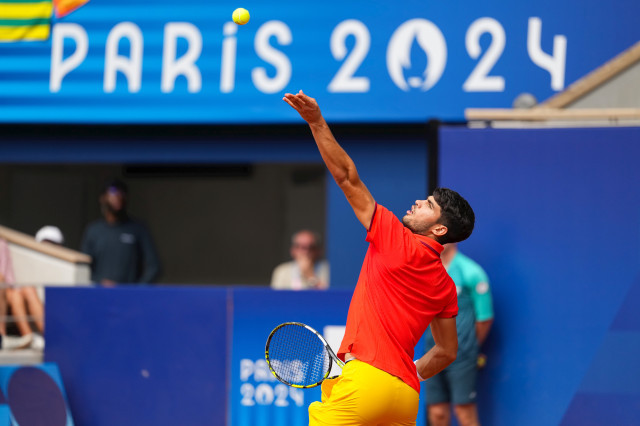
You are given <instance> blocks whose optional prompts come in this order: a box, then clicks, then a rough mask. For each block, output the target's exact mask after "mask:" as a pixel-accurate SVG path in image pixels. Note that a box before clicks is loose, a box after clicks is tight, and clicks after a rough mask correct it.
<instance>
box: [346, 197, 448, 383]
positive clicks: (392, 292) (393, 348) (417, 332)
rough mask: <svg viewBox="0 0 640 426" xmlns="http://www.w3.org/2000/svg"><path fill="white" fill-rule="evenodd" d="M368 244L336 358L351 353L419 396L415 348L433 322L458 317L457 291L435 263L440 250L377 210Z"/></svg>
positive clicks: (380, 208)
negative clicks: (400, 382) (436, 319)
mask: <svg viewBox="0 0 640 426" xmlns="http://www.w3.org/2000/svg"><path fill="white" fill-rule="evenodd" d="M367 241H368V242H369V249H368V250H367V255H366V257H365V259H364V263H363V264H362V270H361V271H360V277H359V278H358V284H357V285H356V289H355V291H354V293H353V297H352V298H351V305H350V306H349V314H348V315H347V328H346V331H345V335H344V339H343V340H342V344H341V345H340V349H339V350H338V357H339V358H341V359H342V360H344V355H345V354H346V353H347V352H351V354H352V355H353V356H355V357H356V358H357V359H359V360H360V361H363V362H366V363H367V364H369V365H372V366H374V367H376V368H378V369H380V370H383V371H386V372H387V373H389V374H392V375H394V376H397V377H399V378H400V379H401V380H402V381H404V382H405V383H406V384H408V385H409V386H411V387H413V388H414V389H415V390H416V391H417V392H420V382H419V381H418V377H417V375H416V367H415V365H414V363H413V356H414V348H415V346H416V344H417V343H418V340H420V337H421V336H422V335H423V334H424V332H425V330H426V329H427V326H428V325H429V323H430V322H431V320H432V319H433V318H434V317H440V318H452V317H455V316H456V315H457V314H458V297H457V294H456V287H455V284H454V283H453V280H452V279H451V278H450V277H449V275H448V274H447V271H446V270H445V269H444V266H442V262H441V260H440V253H441V252H442V249H443V247H442V245H441V244H439V243H438V242H436V241H435V240H433V239H431V238H429V237H425V236H423V235H417V234H414V233H413V232H411V231H410V230H409V229H408V228H405V226H404V225H403V224H402V223H401V222H400V220H398V218H397V217H396V216H395V215H394V214H393V213H391V212H390V211H389V210H387V209H386V208H384V207H383V206H381V205H376V207H375V212H374V215H373V219H372V220H371V226H370V227H369V230H368V231H367Z"/></svg>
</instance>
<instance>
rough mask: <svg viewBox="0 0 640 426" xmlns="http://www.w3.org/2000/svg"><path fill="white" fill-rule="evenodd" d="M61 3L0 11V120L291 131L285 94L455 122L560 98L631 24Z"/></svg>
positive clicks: (577, 4)
mask: <svg viewBox="0 0 640 426" xmlns="http://www.w3.org/2000/svg"><path fill="white" fill-rule="evenodd" d="M63 3H65V2H56V4H57V9H56V10H55V13H54V11H50V12H48V13H47V16H40V15H37V17H38V19H37V20H34V17H35V16H36V15H33V16H31V15H29V16H28V17H30V18H29V19H28V20H26V18H25V17H22V18H20V19H18V20H16V17H15V16H13V15H15V14H9V13H8V12H7V11H8V9H7V8H6V7H5V6H2V7H1V9H0V10H1V11H3V12H0V21H1V22H0V36H2V34H4V35H5V36H6V37H4V38H3V39H2V40H1V41H2V43H0V122H6V123H11V122H59V123H194V124H195V123H298V122H300V118H299V117H297V114H296V113H295V112H294V111H293V110H291V109H290V108H289V107H288V106H287V105H286V104H285V103H284V102H283V101H282V95H283V93H285V92H287V91H289V92H294V91H297V90H299V89H304V90H305V91H306V92H307V93H308V94H310V95H312V96H314V97H316V98H317V99H318V100H319V102H320V103H321V106H322V107H323V112H324V114H325V117H326V118H327V119H328V120H329V121H340V122H380V121H385V122H422V121H425V120H426V119H428V118H433V117H437V118H441V119H445V120H459V119H462V118H463V117H464V108H465V107H510V106H511V104H512V102H513V101H514V99H515V98H516V97H517V96H518V95H519V94H521V93H523V92H528V93H531V94H533V95H534V96H535V97H536V98H538V99H539V100H543V99H545V98H547V97H549V96H550V95H552V94H554V93H557V92H558V91H561V90H563V89H564V88H565V87H566V86H567V85H568V84H570V83H571V82H573V81H575V80H577V79H578V78H580V77H581V76H583V75H585V74H586V73H588V72H590V71H591V70H593V69H594V68H596V67H598V66H599V65H601V64H602V63H604V62H605V61H607V60H609V59H610V58H612V57H613V56H615V55H617V54H618V53H620V52H621V51H623V50H624V49H626V48H628V47H629V46H631V45H632V44H633V43H635V42H636V41H637V40H638V35H637V29H636V23H635V17H636V16H638V14H639V13H640V3H638V2H632V1H626V2H622V3H619V4H617V6H616V7H615V8H613V7H611V6H610V5H607V4H605V3H603V2H597V1H595V0H582V1H577V0H570V1H568V2H549V1H536V2H533V3H527V4H524V3H523V4H519V3H518V4H515V3H513V2H508V1H506V0H497V1H495V2H491V3H486V2H484V3H483V2H473V1H471V0H458V1H453V2H439V3H438V2H436V3H425V2H422V1H417V0H403V1H400V2H387V1H385V2H382V1H370V0H369V1H366V2H365V1H362V0H356V1H350V2H337V1H335V0H327V1H324V2H307V3H300V2H294V1H291V0H281V1H278V2H277V3H273V2H258V1H253V0H251V1H248V2H245V3H243V4H242V6H243V7H245V8H246V9H248V10H249V12H250V13H251V20H250V21H249V22H248V23H247V24H246V25H242V26H239V25H236V24H235V23H233V22H232V20H231V15H232V12H233V10H234V9H235V8H236V7H237V6H238V5H237V4H235V3H232V2H229V1H221V2H213V3H212V2H206V1H204V0H182V1H180V2H178V1H175V0H156V1H153V2H150V1H146V0H109V1H107V0H92V1H90V2H88V3H86V4H83V2H82V1H79V2H71V3H69V2H66V3H69V4H66V3H65V4H63ZM25 4H26V3H25ZM48 4H49V5H50V3H48ZM0 6H1V4H0ZM74 8H77V9H75V10H74ZM50 9H51V8H50V7H49V9H48V10H50ZM584 10H589V13H588V14H585V13H584ZM71 11H72V12H71ZM69 12H71V13H69ZM2 13H5V15H6V16H4V15H2ZM16 13H17V12H16ZM21 13H22V12H21ZM52 14H53V15H55V16H53V17H52V16H51V15H52ZM2 16H4V17H2ZM20 16H22V15H20ZM25 16H26V15H25ZM18 21H19V22H18ZM3 25H4V26H3ZM18 27H19V28H25V29H29V28H30V30H29V33H30V34H32V35H33V36H32V37H28V36H27V35H26V33H22V32H21V33H19V34H18V33H17V32H16V31H17V30H16V28H18ZM45 27H46V28H45ZM49 30H50V31H49ZM21 31H22V30H21ZM25 31H26V30H25ZM48 34H50V36H48V38H47V35H48Z"/></svg>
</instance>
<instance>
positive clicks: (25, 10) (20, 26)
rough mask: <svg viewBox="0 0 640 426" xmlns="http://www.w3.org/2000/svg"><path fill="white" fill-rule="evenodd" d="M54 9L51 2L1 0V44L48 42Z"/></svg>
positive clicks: (49, 0)
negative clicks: (8, 0)
mask: <svg viewBox="0 0 640 426" xmlns="http://www.w3.org/2000/svg"><path fill="white" fill-rule="evenodd" d="M52 8H53V6H52V4H51V0H48V1H34V0H12V1H10V2H7V1H1V0H0V42H14V41H39V40H47V39H48V38H49V33H50V30H51V14H52Z"/></svg>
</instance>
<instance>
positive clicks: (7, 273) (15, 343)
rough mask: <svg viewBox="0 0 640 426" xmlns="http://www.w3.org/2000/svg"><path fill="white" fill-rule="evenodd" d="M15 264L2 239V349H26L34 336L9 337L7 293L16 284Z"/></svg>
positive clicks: (0, 336) (0, 307)
mask: <svg viewBox="0 0 640 426" xmlns="http://www.w3.org/2000/svg"><path fill="white" fill-rule="evenodd" d="M14 281H15V280H14V276H13V264H12V263H11V254H10V253H9V245H8V244H7V242H6V241H5V240H4V239H2V238H0V349H24V348H27V347H29V345H31V343H32V337H33V336H32V335H31V334H28V335H26V336H21V337H13V336H7V323H6V315H7V299H6V296H7V291H8V290H9V289H11V288H12V285H13V283H14Z"/></svg>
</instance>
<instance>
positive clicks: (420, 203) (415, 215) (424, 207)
mask: <svg viewBox="0 0 640 426" xmlns="http://www.w3.org/2000/svg"><path fill="white" fill-rule="evenodd" d="M440 213H441V210H440V206H439V205H438V203H436V200H435V199H434V198H433V195H430V196H429V198H427V199H426V200H416V203H415V204H414V205H413V206H411V209H409V210H407V214H406V215H404V217H403V218H402V223H403V224H404V226H406V227H407V228H409V229H410V230H411V231H412V232H413V233H415V234H424V233H426V232H427V231H428V230H429V228H431V226H433V225H435V224H436V223H438V220H439V219H440Z"/></svg>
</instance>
